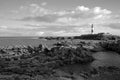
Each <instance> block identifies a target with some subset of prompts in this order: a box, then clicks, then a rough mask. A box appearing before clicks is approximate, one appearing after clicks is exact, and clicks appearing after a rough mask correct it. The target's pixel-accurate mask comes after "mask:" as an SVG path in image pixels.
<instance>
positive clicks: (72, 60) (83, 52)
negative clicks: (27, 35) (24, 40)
mask: <svg viewBox="0 0 120 80" xmlns="http://www.w3.org/2000/svg"><path fill="white" fill-rule="evenodd" d="M100 47H101V46H100V45H99V43H84V42H80V43H78V44H76V45H72V46H71V45H70V44H67V43H65V42H60V43H56V44H54V45H53V47H52V48H50V49H49V48H47V47H46V46H43V45H41V44H40V45H39V46H38V47H32V46H27V47H22V48H21V47H11V48H7V49H0V53H1V54H0V80H87V79H88V80H102V79H97V78H99V77H100V76H101V75H103V73H105V75H106V73H108V74H109V73H110V74H111V73H115V74H116V73H117V75H120V74H119V73H120V69H119V68H116V67H115V66H113V67H99V68H98V69H96V68H92V69H90V70H89V71H88V72H86V71H84V72H80V73H79V75H78V74H75V73H74V72H71V71H70V70H69V72H64V71H62V70H60V68H61V67H64V66H67V65H74V64H81V65H85V64H89V63H91V62H92V61H94V58H93V56H92V54H93V53H94V52H96V51H99V50H100ZM101 49H102V48H101ZM109 68H110V69H109ZM104 69H105V70H104ZM111 69H113V71H110V72H109V70H111ZM102 71H103V72H102ZM104 77H105V76H104ZM103 80H104V79H103ZM105 80H108V79H105ZM111 80H112V79H111ZM117 80H118V79H117Z"/></svg>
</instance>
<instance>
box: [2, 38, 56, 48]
mask: <svg viewBox="0 0 120 80" xmlns="http://www.w3.org/2000/svg"><path fill="white" fill-rule="evenodd" d="M55 42H57V41H56V40H50V41H49V40H45V39H38V38H33V37H0V47H2V48H3V47H8V46H16V45H17V46H28V45H32V46H38V45H39V44H43V45H47V46H48V47H51V46H52V44H53V43H55Z"/></svg>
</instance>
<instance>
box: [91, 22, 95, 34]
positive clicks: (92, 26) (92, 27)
mask: <svg viewBox="0 0 120 80" xmlns="http://www.w3.org/2000/svg"><path fill="white" fill-rule="evenodd" d="M93 29H94V25H93V24H92V25H91V34H93V32H94V30H93Z"/></svg>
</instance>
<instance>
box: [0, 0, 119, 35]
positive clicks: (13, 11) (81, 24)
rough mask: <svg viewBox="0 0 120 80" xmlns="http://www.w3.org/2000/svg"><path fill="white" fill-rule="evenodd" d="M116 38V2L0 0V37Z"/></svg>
mask: <svg viewBox="0 0 120 80" xmlns="http://www.w3.org/2000/svg"><path fill="white" fill-rule="evenodd" d="M91 24H94V33H99V32H105V33H111V34H116V35H120V0H0V36H74V35H81V34H88V33H90V25H91Z"/></svg>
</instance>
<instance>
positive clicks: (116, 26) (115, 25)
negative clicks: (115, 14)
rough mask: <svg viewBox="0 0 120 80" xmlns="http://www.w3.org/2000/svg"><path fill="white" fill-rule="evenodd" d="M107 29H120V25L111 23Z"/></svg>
mask: <svg viewBox="0 0 120 80" xmlns="http://www.w3.org/2000/svg"><path fill="white" fill-rule="evenodd" d="M106 26H107V27H110V28H112V29H120V23H110V24H108V25H106Z"/></svg>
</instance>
